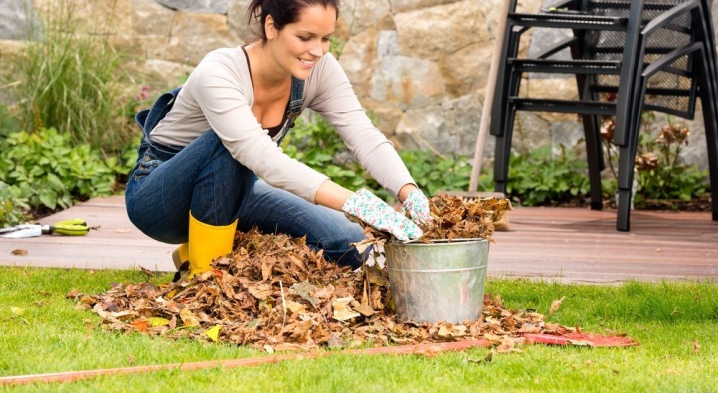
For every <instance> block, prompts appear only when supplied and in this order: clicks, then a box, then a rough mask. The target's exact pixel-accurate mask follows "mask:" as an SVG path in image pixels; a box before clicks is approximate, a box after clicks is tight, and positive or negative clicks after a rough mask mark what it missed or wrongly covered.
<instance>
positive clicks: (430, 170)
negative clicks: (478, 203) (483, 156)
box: [399, 150, 487, 195]
mask: <svg viewBox="0 0 718 393" xmlns="http://www.w3.org/2000/svg"><path fill="white" fill-rule="evenodd" d="M399 155H400V156H401V158H402V160H404V163H406V166H407V167H408V168H409V172H411V174H412V176H413V177H414V180H415V181H416V182H417V183H418V184H417V185H418V186H419V188H421V189H422V190H424V192H425V193H426V194H427V195H436V194H437V192H439V191H466V190H467V189H468V188H469V179H470V178H471V163H470V162H469V159H468V158H467V157H465V156H460V155H456V154H452V155H449V156H438V155H436V154H434V153H432V152H430V151H426V150H401V151H400V152H399ZM480 184H481V185H485V184H487V182H485V181H480Z"/></svg>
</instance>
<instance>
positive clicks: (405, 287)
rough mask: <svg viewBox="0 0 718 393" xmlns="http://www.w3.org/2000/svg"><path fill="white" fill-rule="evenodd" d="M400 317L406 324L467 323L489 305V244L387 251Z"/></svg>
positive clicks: (437, 243) (461, 242) (444, 243)
mask: <svg viewBox="0 0 718 393" xmlns="http://www.w3.org/2000/svg"><path fill="white" fill-rule="evenodd" d="M384 253H385V255H386V267H387V269H388V273H389V281H390V282H391V292H392V296H393V299H394V304H395V306H396V313H397V316H398V318H399V319H401V320H402V321H405V322H406V321H414V322H430V323H436V322H441V321H445V322H451V323H461V322H463V321H466V320H476V319H478V318H479V317H480V315H481V308H482V307H483V305H484V284H485V282H486V266H487V263H488V259H489V242H488V241H487V240H485V239H454V240H452V241H451V242H449V241H448V240H434V241H433V242H432V243H408V244H404V243H399V242H390V243H386V244H385V245H384Z"/></svg>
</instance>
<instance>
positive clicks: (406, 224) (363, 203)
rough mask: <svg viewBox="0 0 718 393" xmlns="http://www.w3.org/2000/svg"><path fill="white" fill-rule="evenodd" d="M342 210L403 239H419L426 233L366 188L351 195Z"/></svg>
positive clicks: (373, 226)
mask: <svg viewBox="0 0 718 393" xmlns="http://www.w3.org/2000/svg"><path fill="white" fill-rule="evenodd" d="M342 211H344V212H345V213H347V214H349V215H350V216H352V217H356V218H358V219H359V220H361V221H363V222H365V223H366V224H368V225H369V226H371V227H372V228H374V229H376V230H377V231H382V232H389V233H390V234H392V235H394V237H396V238H397V239H399V240H401V241H409V240H410V239H417V238H420V237H421V236H422V235H423V234H424V233H423V232H422V231H421V229H420V228H419V227H418V226H417V225H416V224H414V223H413V222H412V221H411V220H410V219H408V218H407V217H406V216H404V215H402V214H401V213H399V212H398V211H396V210H394V209H393V208H392V207H391V206H389V204H388V203H386V202H384V201H382V200H381V199H379V198H378V197H377V196H376V195H374V194H372V193H371V192H369V191H367V190H365V189H361V190H359V191H357V192H356V193H355V194H354V195H352V196H351V197H349V199H347V201H346V202H345V203H344V206H342Z"/></svg>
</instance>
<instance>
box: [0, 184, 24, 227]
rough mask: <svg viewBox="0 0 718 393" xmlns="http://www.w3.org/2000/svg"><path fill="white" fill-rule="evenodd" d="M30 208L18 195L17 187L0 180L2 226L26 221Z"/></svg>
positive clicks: (0, 222)
mask: <svg viewBox="0 0 718 393" xmlns="http://www.w3.org/2000/svg"><path fill="white" fill-rule="evenodd" d="M28 210H30V206H28V205H27V204H26V203H25V201H23V200H22V199H21V198H20V197H19V196H18V195H16V189H14V188H13V187H10V186H9V185H8V184H7V183H5V182H2V181H0V228H4V227H8V226H14V225H17V224H22V223H24V222H25V221H27V220H26V219H25V212H26V211H28Z"/></svg>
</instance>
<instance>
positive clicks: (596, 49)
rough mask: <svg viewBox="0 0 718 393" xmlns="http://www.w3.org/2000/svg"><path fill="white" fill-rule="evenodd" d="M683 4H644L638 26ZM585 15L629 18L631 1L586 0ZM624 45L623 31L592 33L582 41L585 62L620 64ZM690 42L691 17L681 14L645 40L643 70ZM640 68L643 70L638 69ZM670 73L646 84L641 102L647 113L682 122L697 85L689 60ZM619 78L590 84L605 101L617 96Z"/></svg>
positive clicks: (673, 0) (652, 0)
mask: <svg viewBox="0 0 718 393" xmlns="http://www.w3.org/2000/svg"><path fill="white" fill-rule="evenodd" d="M683 1H684V0H649V1H645V2H644V4H643V10H642V11H641V19H642V22H641V25H642V26H643V25H645V24H646V23H648V22H649V21H651V20H652V19H654V18H656V17H658V16H660V15H661V14H663V13H665V12H666V11H668V10H669V9H671V8H672V7H674V6H675V5H678V4H680V3H682V2H683ZM583 6H584V7H586V8H585V9H584V11H585V12H587V13H588V14H592V15H601V16H615V17H626V18H627V17H628V16H629V11H630V6H631V1H630V0H587V1H586V2H585V3H584V5H583ZM625 42H626V32H625V31H615V30H612V31H608V30H591V31H587V32H586V36H585V39H584V48H583V53H584V58H587V59H591V60H610V61H621V60H622V56H623V50H624V43H625ZM692 42H693V35H692V26H691V17H690V15H688V14H684V15H682V16H679V17H677V18H675V19H674V20H673V21H672V23H671V25H670V26H669V27H667V28H664V29H660V30H658V31H656V32H655V33H654V34H652V35H651V36H650V37H648V39H647V41H646V42H643V45H644V55H643V66H645V65H647V64H650V63H652V62H654V61H657V60H658V59H660V58H661V57H662V56H663V55H665V54H666V53H668V52H670V51H671V50H673V49H675V48H679V47H683V46H686V45H689V44H690V43H692ZM640 68H642V67H640ZM671 68H672V70H671V71H661V72H659V73H657V74H656V75H654V76H652V77H651V78H650V80H649V81H648V90H647V94H646V96H645V98H644V108H645V109H646V110H656V111H659V112H664V113H670V114H674V115H677V116H681V117H684V118H692V117H693V114H694V109H695V100H696V97H697V94H696V86H697V81H696V80H695V78H693V64H692V62H691V61H690V58H689V57H688V56H686V57H685V58H681V59H678V60H677V61H676V62H674V63H673V64H672V67H671ZM619 86H620V76H619V75H598V76H596V78H595V79H594V83H593V84H592V90H593V91H594V92H595V93H598V94H600V93H608V94H606V99H607V100H608V99H611V98H612V94H613V93H616V92H618V89H619Z"/></svg>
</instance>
